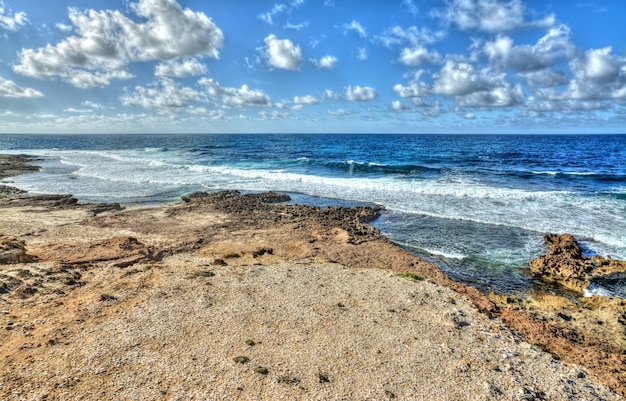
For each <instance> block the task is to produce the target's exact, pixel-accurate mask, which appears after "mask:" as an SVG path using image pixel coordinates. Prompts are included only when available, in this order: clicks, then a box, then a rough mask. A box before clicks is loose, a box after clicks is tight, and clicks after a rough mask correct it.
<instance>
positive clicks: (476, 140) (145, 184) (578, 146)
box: [0, 134, 626, 297]
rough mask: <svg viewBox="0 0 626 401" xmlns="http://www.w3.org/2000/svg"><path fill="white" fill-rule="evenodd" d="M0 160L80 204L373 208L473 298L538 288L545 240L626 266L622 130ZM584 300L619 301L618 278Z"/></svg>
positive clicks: (209, 139)
mask: <svg viewBox="0 0 626 401" xmlns="http://www.w3.org/2000/svg"><path fill="white" fill-rule="evenodd" d="M0 153H7V154H29V155H34V156H37V157H39V158H41V160H40V161H38V162H37V164H38V165H40V166H41V167H43V169H42V171H41V172H39V173H34V174H28V175H22V176H18V177H11V178H8V179H5V180H3V183H5V184H10V185H12V186H15V187H18V188H20V189H24V190H27V191H29V192H33V193H40V194H49V193H61V194H73V195H74V196H75V197H76V198H78V200H79V201H80V202H118V203H123V204H134V203H146V204H161V203H174V202H177V201H178V200H179V199H180V197H181V196H183V195H186V194H190V193H192V192H195V191H209V192H212V191H219V190H225V189H237V190H240V191H242V192H243V193H246V192H259V191H277V192H283V193H287V194H289V195H290V196H291V198H292V200H291V202H292V203H297V204H309V205H316V206H321V207H326V206H331V205H339V206H355V205H381V206H383V207H384V208H385V211H384V212H383V214H382V216H381V217H380V218H379V219H378V220H377V221H376V222H374V225H375V226H376V227H377V228H379V229H380V230H381V231H382V233H383V234H384V235H386V236H387V237H388V238H389V239H390V240H392V241H393V242H395V243H396V244H398V245H399V246H401V247H403V248H405V249H407V250H409V251H410V252H412V253H414V254H416V255H417V256H419V257H421V258H423V259H426V260H429V261H431V262H434V263H436V264H437V265H438V266H439V267H440V268H441V269H442V270H443V271H444V272H445V273H447V274H448V275H449V276H450V277H452V278H453V279H455V280H458V281H462V282H465V283H468V284H470V285H472V286H475V287H477V288H479V289H480V290H482V291H496V292H500V293H507V294H521V295H524V294H528V293H529V292H530V291H535V290H546V291H549V290H551V289H549V288H544V287H545V285H542V284H541V283H539V282H537V281H536V280H533V279H532V278H531V277H530V274H529V261H530V260H531V259H532V258H534V257H536V256H538V255H540V254H541V253H543V252H545V246H544V244H543V239H542V238H543V236H544V235H545V234H547V233H570V234H573V235H574V236H575V237H576V238H577V239H578V240H579V242H580V243H581V245H582V247H583V249H584V252H585V254H587V255H594V254H600V255H603V256H607V255H610V256H612V257H613V258H616V259H626V135H499V134H485V135H434V134H433V135H404V134H402V135H400V134H398V135H393V134H381V135H375V134H350V135H347V134H315V135H313V134H312V135H304V134H271V135H266V134H258V135H233V134H228V135H226V134H206V135H197V134H193V135H187V134H163V135H148V134H143V135H131V134H128V135H22V134H20V135H0ZM0 230H1V228H0ZM590 291H591V293H598V294H604V295H617V296H620V297H624V296H625V295H626V283H614V284H612V285H611V287H606V286H605V287H602V286H599V285H594V286H592V287H591V289H590Z"/></svg>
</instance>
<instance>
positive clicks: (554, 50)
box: [483, 25, 576, 73]
mask: <svg viewBox="0 0 626 401" xmlns="http://www.w3.org/2000/svg"><path fill="white" fill-rule="evenodd" d="M571 36H572V35H571V31H570V29H569V28H568V27H567V26H565V25H560V26H558V27H554V28H551V29H550V30H549V31H548V33H547V34H546V35H545V36H543V37H542V38H541V39H539V40H538V41H537V44H535V45H534V46H530V45H519V46H514V45H513V39H511V38H510V37H508V36H502V35H500V36H498V37H497V38H496V39H495V40H493V41H491V42H486V43H485V44H484V46H483V51H484V53H485V54H486V55H487V57H489V60H490V62H491V63H492V65H494V66H498V67H499V68H501V69H512V70H515V71H518V72H521V73H526V72H533V71H539V70H543V69H546V68H548V67H550V66H552V65H553V64H555V62H557V61H560V60H562V59H565V60H569V59H570V58H572V57H574V56H575V54H576V47H575V46H574V44H573V43H572V41H571Z"/></svg>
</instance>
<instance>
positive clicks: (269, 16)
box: [257, 0, 308, 28]
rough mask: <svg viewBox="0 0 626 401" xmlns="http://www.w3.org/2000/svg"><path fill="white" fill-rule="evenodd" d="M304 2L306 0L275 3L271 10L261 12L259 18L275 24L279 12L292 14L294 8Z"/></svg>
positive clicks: (269, 23)
mask: <svg viewBox="0 0 626 401" xmlns="http://www.w3.org/2000/svg"><path fill="white" fill-rule="evenodd" d="M302 4H304V0H292V1H291V2H290V3H289V4H283V3H280V4H274V7H272V9H271V10H270V11H267V12H264V13H262V14H259V15H258V16H257V18H258V19H260V20H261V21H263V22H265V23H266V24H268V25H274V17H275V16H277V15H279V14H283V13H286V14H290V13H291V12H292V11H293V10H295V9H297V8H298V7H300V6H301V5H302ZM307 25H308V23H307ZM305 27H306V25H305ZM286 28H287V27H286Z"/></svg>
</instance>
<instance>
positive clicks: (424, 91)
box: [393, 81, 432, 99]
mask: <svg viewBox="0 0 626 401" xmlns="http://www.w3.org/2000/svg"><path fill="white" fill-rule="evenodd" d="M393 91H394V92H396V93H397V94H398V96H400V97H403V98H406V99H413V98H419V97H425V96H430V95H431V94H432V92H431V90H430V88H429V87H428V85H426V84H425V83H423V82H419V81H411V82H409V84H408V85H407V86H404V85H401V84H397V85H394V87H393Z"/></svg>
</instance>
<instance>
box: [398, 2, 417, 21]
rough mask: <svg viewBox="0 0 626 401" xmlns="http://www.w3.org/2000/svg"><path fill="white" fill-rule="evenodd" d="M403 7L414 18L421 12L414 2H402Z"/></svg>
mask: <svg viewBox="0 0 626 401" xmlns="http://www.w3.org/2000/svg"><path fill="white" fill-rule="evenodd" d="M401 7H402V8H403V9H405V10H406V11H407V12H408V13H409V14H411V15H413V16H414V17H415V16H416V15H417V13H418V12H419V8H417V6H416V5H415V3H413V0H402V3H401Z"/></svg>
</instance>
